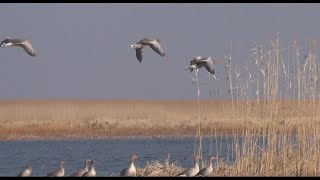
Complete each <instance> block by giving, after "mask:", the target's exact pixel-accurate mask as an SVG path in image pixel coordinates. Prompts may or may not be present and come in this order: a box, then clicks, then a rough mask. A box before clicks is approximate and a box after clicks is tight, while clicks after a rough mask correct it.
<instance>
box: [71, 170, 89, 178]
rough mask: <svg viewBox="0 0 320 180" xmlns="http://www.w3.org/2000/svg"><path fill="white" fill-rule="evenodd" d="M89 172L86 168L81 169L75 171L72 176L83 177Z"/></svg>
mask: <svg viewBox="0 0 320 180" xmlns="http://www.w3.org/2000/svg"><path fill="white" fill-rule="evenodd" d="M86 172H88V170H86V169H80V170H79V171H77V172H75V173H73V174H72V175H71V176H73V177H81V176H82V175H83V174H84V173H86Z"/></svg>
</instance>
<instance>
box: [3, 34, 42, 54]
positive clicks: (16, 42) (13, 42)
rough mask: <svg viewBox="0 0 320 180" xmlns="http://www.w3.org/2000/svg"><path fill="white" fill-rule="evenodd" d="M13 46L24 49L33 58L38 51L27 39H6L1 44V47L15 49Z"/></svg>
mask: <svg viewBox="0 0 320 180" xmlns="http://www.w3.org/2000/svg"><path fill="white" fill-rule="evenodd" d="M13 46H19V47H22V48H23V49H24V50H25V51H26V52H27V53H28V54H29V55H30V56H33V57H35V56H36V51H35V50H34V49H33V47H32V45H31V43H30V41H28V40H26V39H17V38H6V39H4V40H3V41H2V42H1V44H0V47H3V48H8V47H13Z"/></svg>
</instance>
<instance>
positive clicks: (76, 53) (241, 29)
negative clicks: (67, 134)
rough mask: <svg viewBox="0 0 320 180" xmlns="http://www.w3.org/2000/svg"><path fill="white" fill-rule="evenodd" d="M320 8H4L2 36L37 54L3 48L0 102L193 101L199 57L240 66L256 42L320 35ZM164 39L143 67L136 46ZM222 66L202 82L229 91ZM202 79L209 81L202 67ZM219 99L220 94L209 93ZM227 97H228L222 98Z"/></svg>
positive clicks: (0, 11)
mask: <svg viewBox="0 0 320 180" xmlns="http://www.w3.org/2000/svg"><path fill="white" fill-rule="evenodd" d="M319 9H320V4H311V3H308V4H301V3H299V4H289V3H288V4H287V3H284V4H278V3H276V4H269V3H267V4H263V3H258V4H250V3H249V4H247V3H240V4H233V3H226V4H223V3H222V4H221V3H219V4H216V3H208V4H206V3H200V4H196V3H190V4H179V3H175V4H165V3H159V4H153V3H152V4H144V3H138V4H130V3H119V4H114V3H112V4H108V3H102V4H99V3H94V4H89V3H84V4H76V3H71V4H67V3H62V4H58V3H52V4H50V3H43V4H32V3H28V4H19V3H12V4H4V3H1V4H0V22H1V28H0V38H1V39H5V38H6V37H11V38H23V39H28V40H30V42H31V43H32V45H33V47H34V48H35V49H36V51H37V54H38V56H36V57H31V56H29V55H28V54H26V53H25V52H24V51H23V49H21V48H20V47H12V48H0V59H1V60H0V61H1V66H0V99H19V98H31V99H33V98H35V99H47V98H85V99H88V98H89V99H90V98H101V99H194V98H197V87H196V86H195V85H193V84H192V80H191V76H192V74H191V73H190V72H189V71H187V70H186V66H187V65H188V64H189V62H190V60H191V59H192V58H193V57H195V56H199V55H200V56H211V57H214V58H220V59H223V58H224V57H225V54H226V53H228V52H229V49H230V43H231V42H232V62H233V64H234V65H235V66H236V65H237V64H244V62H245V61H246V60H247V58H248V55H249V53H250V49H251V48H252V47H253V45H254V42H256V41H259V39H260V38H261V36H263V38H264V39H266V40H269V39H271V38H273V37H275V35H276V33H277V32H280V34H281V35H280V36H281V40H280V41H281V44H282V45H283V46H287V45H288V43H289V42H292V41H293V40H297V41H298V43H301V44H305V43H306V42H307V41H308V40H309V39H315V40H317V41H318V40H319V38H320V24H319V23H318V18H319V17H320V11H319ZM144 37H153V38H159V39H161V46H162V48H163V49H164V51H165V54H166V56H164V57H161V56H159V55H158V54H156V53H155V52H154V51H153V50H152V49H151V48H149V47H145V48H144V52H143V55H144V58H143V60H142V63H139V62H138V60H137V59H136V57H135V51H134V50H133V49H132V48H131V47H130V45H132V44H135V43H136V42H138V41H139V40H140V39H142V38H144ZM224 65H225V64H224V63H220V64H215V66H214V67H215V70H216V77H218V78H219V80H214V79H211V80H210V81H207V82H209V84H205V83H203V84H200V90H201V91H200V92H201V93H200V96H201V98H209V97H210V95H209V93H208V92H209V91H208V90H209V89H211V90H217V89H218V88H220V89H221V90H222V91H223V92H225V91H227V90H228V89H227V87H228V84H227V83H228V82H227V81H226V80H225V78H224V76H225V68H224ZM199 78H200V80H201V79H203V80H207V79H208V74H207V73H206V71H205V69H201V70H200V72H199ZM213 95H214V96H215V97H216V98H217V97H218V96H221V95H217V93H214V94H213ZM225 97H228V95H225Z"/></svg>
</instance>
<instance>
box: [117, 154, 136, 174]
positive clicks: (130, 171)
mask: <svg viewBox="0 0 320 180" xmlns="http://www.w3.org/2000/svg"><path fill="white" fill-rule="evenodd" d="M136 159H138V156H137V155H135V154H132V155H131V156H130V164H129V167H127V168H125V169H123V170H122V171H121V172H120V176H136V175H137V170H136V167H135V166H134V160H136Z"/></svg>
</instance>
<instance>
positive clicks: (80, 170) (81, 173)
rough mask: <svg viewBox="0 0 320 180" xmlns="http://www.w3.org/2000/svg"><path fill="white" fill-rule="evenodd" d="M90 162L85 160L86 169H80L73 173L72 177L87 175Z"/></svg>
mask: <svg viewBox="0 0 320 180" xmlns="http://www.w3.org/2000/svg"><path fill="white" fill-rule="evenodd" d="M89 162H90V160H88V159H87V160H85V161H84V163H85V165H84V168H83V169H79V170H78V171H77V172H75V173H73V174H72V175H71V176H72V177H81V176H82V175H83V174H84V173H86V172H87V171H88V163H89Z"/></svg>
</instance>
